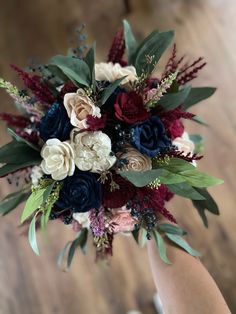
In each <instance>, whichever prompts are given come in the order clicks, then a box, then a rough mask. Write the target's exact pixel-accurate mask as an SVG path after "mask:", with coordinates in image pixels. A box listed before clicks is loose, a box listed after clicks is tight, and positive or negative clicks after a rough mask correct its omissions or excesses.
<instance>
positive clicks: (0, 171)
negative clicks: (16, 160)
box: [0, 160, 39, 178]
mask: <svg viewBox="0 0 236 314" xmlns="http://www.w3.org/2000/svg"><path fill="white" fill-rule="evenodd" d="M38 164H39V162H38V161H36V160H29V161H27V162H24V163H22V164H7V165H4V166H2V167H1V168H0V178H1V177H4V176H6V175H7V174H9V173H13V172H15V171H17V170H20V169H25V168H27V167H31V166H35V165H38Z"/></svg>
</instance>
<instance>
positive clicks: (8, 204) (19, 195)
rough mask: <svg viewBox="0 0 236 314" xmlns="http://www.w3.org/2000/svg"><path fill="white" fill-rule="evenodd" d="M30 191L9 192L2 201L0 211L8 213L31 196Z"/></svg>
mask: <svg viewBox="0 0 236 314" xmlns="http://www.w3.org/2000/svg"><path fill="white" fill-rule="evenodd" d="M29 194H30V193H29V192H24V191H18V192H15V193H11V194H9V195H8V196H7V197H5V199H3V200H2V201H1V202H0V213H1V214H2V215H6V214H8V213H9V212H11V211H12V210H14V209H15V208H16V207H17V206H18V205H19V204H20V203H22V202H24V201H25V200H26V199H27V198H28V197H29Z"/></svg>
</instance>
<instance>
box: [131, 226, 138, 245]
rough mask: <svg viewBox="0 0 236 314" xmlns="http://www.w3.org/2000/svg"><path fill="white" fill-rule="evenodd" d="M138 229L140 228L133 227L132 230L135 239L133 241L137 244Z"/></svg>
mask: <svg viewBox="0 0 236 314" xmlns="http://www.w3.org/2000/svg"><path fill="white" fill-rule="evenodd" d="M139 230H140V229H135V230H133V231H132V235H133V238H134V240H135V242H136V243H137V244H139V242H138V239H139Z"/></svg>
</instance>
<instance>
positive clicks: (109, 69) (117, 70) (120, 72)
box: [95, 62, 137, 85]
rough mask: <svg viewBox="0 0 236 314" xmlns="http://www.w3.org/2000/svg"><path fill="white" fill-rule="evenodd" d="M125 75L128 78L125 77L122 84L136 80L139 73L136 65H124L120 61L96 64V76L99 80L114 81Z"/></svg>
mask: <svg viewBox="0 0 236 314" xmlns="http://www.w3.org/2000/svg"><path fill="white" fill-rule="evenodd" d="M123 76H126V78H124V79H123V81H122V82H121V85H125V84H127V83H129V82H134V81H136V80H137V73H136V69H135V67H133V66H126V67H122V66H121V65H120V64H119V63H115V64H113V63H112V62H109V63H105V62H101V63H97V64H95V78H96V80H97V81H109V82H114V81H115V80H117V79H119V78H121V77H123Z"/></svg>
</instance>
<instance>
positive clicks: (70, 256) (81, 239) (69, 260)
mask: <svg viewBox="0 0 236 314" xmlns="http://www.w3.org/2000/svg"><path fill="white" fill-rule="evenodd" d="M87 234H88V230H87V228H83V229H82V230H81V231H80V232H79V235H78V237H77V238H76V239H75V240H74V241H73V242H72V243H71V246H70V249H69V252H68V257H67V270H69V269H70V266H71V263H72V260H73V257H74V255H75V251H76V249H77V247H78V246H82V245H83V247H84V246H85V244H84V241H85V239H86V241H87Z"/></svg>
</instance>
